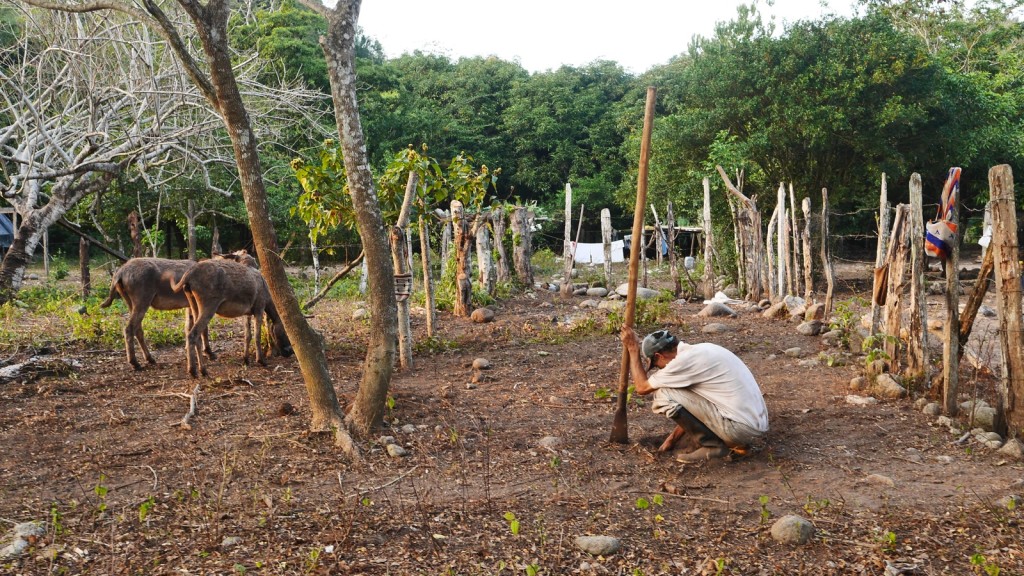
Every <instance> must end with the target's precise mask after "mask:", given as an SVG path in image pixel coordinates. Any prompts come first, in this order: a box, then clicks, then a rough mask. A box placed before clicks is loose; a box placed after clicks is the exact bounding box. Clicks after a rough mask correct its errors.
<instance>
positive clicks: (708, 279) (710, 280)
mask: <svg viewBox="0 0 1024 576" xmlns="http://www.w3.org/2000/svg"><path fill="white" fill-rule="evenodd" d="M703 184H704V298H705V299H707V300H710V299H711V298H713V297H714V295H715V270H714V268H715V267H714V266H713V256H712V253H713V250H712V248H713V236H712V233H711V181H710V180H708V179H707V178H704V182H703Z"/></svg>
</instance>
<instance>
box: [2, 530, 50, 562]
mask: <svg viewBox="0 0 1024 576" xmlns="http://www.w3.org/2000/svg"><path fill="white" fill-rule="evenodd" d="M45 534H46V523H45V522H35V521H34V522H22V523H20V524H15V525H14V527H13V528H11V529H10V530H8V531H7V533H6V534H4V535H3V538H0V562H7V561H10V560H13V559H15V558H18V557H19V556H21V555H22V554H24V553H25V551H26V550H28V549H29V547H30V546H31V545H32V541H33V540H35V539H36V538H39V537H40V536H43V535H45Z"/></svg>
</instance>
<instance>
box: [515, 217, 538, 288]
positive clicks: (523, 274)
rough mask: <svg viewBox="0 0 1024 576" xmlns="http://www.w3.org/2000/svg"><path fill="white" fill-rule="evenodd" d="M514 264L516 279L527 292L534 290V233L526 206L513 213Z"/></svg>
mask: <svg viewBox="0 0 1024 576" xmlns="http://www.w3.org/2000/svg"><path fill="white" fill-rule="evenodd" d="M511 226H512V264H513V265H514V266H515V269H516V278H518V280H519V283H520V284H522V285H523V287H524V288H526V289H527V290H533V266H532V265H531V264H530V257H531V255H532V254H533V246H532V243H533V238H532V235H533V232H532V230H530V213H529V211H528V210H527V209H526V207H525V206H516V208H515V210H513V211H512V223H511Z"/></svg>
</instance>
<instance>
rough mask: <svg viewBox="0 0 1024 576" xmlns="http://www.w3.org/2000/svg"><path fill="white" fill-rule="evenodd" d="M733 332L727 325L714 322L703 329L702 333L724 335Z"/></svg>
mask: <svg viewBox="0 0 1024 576" xmlns="http://www.w3.org/2000/svg"><path fill="white" fill-rule="evenodd" d="M731 331H732V328H730V327H729V326H726V325H725V324H719V323H717V322H712V323H711V324H708V325H707V326H704V327H703V328H701V332H703V333H704V334H722V333H724V332H731Z"/></svg>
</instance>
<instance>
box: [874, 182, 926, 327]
mask: <svg viewBox="0 0 1024 576" xmlns="http://www.w3.org/2000/svg"><path fill="white" fill-rule="evenodd" d="M918 178H920V176H919V177H918ZM889 211H890V206H889V189H888V187H887V186H886V180H885V172H882V191H881V193H880V194H879V198H878V245H877V246H876V249H875V269H876V270H878V269H880V268H881V267H882V266H883V265H884V264H885V258H886V255H887V254H888V242H889ZM880 281H881V278H879V277H878V276H877V275H876V276H875V282H876V283H878V282H880ZM882 290H885V287H883V286H877V285H876V286H874V287H873V290H872V294H879V293H880V292H881V291H882ZM881 322H882V306H881V305H879V304H878V302H875V301H874V300H873V299H872V301H871V334H872V335H875V334H878V327H879V325H880V324H881Z"/></svg>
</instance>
